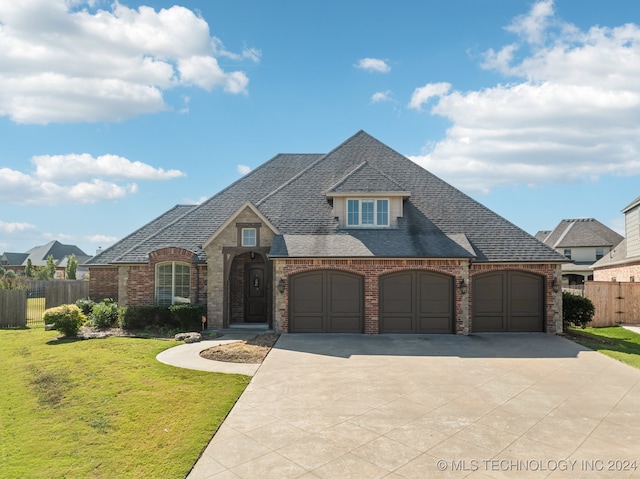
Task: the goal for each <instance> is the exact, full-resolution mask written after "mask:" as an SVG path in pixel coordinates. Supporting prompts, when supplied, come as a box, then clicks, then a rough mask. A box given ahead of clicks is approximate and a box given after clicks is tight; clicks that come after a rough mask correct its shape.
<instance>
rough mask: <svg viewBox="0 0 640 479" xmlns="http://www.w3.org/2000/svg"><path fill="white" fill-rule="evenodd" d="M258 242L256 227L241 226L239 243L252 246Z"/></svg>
mask: <svg viewBox="0 0 640 479" xmlns="http://www.w3.org/2000/svg"><path fill="white" fill-rule="evenodd" d="M257 244H258V241H257V231H256V228H242V241H241V245H242V246H245V247H250V248H251V247H254V246H256V245H257Z"/></svg>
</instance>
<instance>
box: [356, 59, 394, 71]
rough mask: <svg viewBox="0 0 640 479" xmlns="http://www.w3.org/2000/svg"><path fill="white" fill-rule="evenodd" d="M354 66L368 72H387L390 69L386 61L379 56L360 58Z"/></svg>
mask: <svg viewBox="0 0 640 479" xmlns="http://www.w3.org/2000/svg"><path fill="white" fill-rule="evenodd" d="M354 66H355V67H356V68H360V69H361V70H365V71H368V72H377V73H389V72H390V71H391V67H390V66H389V65H388V64H387V62H386V61H384V60H380V59H379V58H362V59H360V60H358V63H356V64H355V65H354Z"/></svg>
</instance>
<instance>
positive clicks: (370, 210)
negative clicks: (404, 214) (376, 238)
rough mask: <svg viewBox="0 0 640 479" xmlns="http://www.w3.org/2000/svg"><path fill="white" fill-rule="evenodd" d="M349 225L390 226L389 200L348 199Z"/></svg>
mask: <svg viewBox="0 0 640 479" xmlns="http://www.w3.org/2000/svg"><path fill="white" fill-rule="evenodd" d="M347 226H389V200H388V199H386V198H384V199H382V198H349V199H347Z"/></svg>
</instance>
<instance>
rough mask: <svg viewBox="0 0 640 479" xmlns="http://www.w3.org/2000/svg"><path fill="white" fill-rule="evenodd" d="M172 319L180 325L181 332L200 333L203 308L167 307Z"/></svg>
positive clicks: (188, 306)
mask: <svg viewBox="0 0 640 479" xmlns="http://www.w3.org/2000/svg"><path fill="white" fill-rule="evenodd" d="M169 310H170V311H171V313H172V314H173V317H174V318H175V319H176V320H177V321H178V322H179V323H180V329H182V330H183V331H200V330H201V329H202V316H203V315H204V308H203V307H202V305H201V304H174V305H173V306H169Z"/></svg>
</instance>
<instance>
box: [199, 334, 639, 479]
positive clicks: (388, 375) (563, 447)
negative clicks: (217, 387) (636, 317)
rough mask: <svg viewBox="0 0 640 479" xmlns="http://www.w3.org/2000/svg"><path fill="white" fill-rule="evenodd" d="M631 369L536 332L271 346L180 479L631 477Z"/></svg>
mask: <svg viewBox="0 0 640 479" xmlns="http://www.w3.org/2000/svg"><path fill="white" fill-rule="evenodd" d="M639 444H640V370H637V369H634V368H632V367H629V366H627V365H624V364H622V363H620V362H617V361H615V360H613V359H610V358H608V357H606V356H604V355H601V354H599V353H597V352H594V351H591V350H587V349H585V348H583V347H581V346H579V345H577V344H575V343H573V342H571V341H568V340H566V339H564V338H561V337H558V336H551V335H546V334H478V335H470V336H445V335H438V336H435V335H434V336H399V335H378V336H364V335H339V334H333V335H325V334H307V335H298V334H288V335H283V336H281V337H280V339H279V340H278V342H277V343H276V346H275V347H274V349H272V351H271V353H270V354H269V355H268V356H267V358H266V360H265V361H264V363H263V364H262V366H261V367H260V369H259V370H258V371H257V374H256V375H255V376H254V378H253V379H252V381H251V383H250V384H249V386H248V387H247V389H246V390H245V392H244V393H243V394H242V396H241V397H240V399H239V401H238V402H237V403H236V405H235V407H234V408H233V409H232V411H231V412H230V414H229V416H228V417H227V419H226V420H225V421H224V423H223V424H222V426H221V427H220V429H219V431H218V432H217V433H216V435H215V436H214V437H213V439H212V440H211V442H210V444H209V445H208V447H207V448H206V449H205V451H204V452H203V454H202V456H201V457H200V459H199V460H198V462H197V463H196V465H195V467H194V468H193V470H192V471H191V473H190V474H189V476H188V478H189V479H214V478H216V479H221V478H247V479H254V478H261V479H268V478H277V479H283V478H304V479H312V478H314V479H315V478H331V479H334V478H339V479H342V478H388V479H401V478H405V479H417V478H420V479H422V478H427V477H454V478H462V477H472V478H484V479H486V478H520V477H524V478H529V477H532V478H538V477H540V478H546V477H549V478H560V477H571V478H583V477H588V478H589V477H593V478H596V477H597V478H609V477H610V478H628V477H634V478H640V470H639V469H640V447H639V446H638V445H639Z"/></svg>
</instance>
